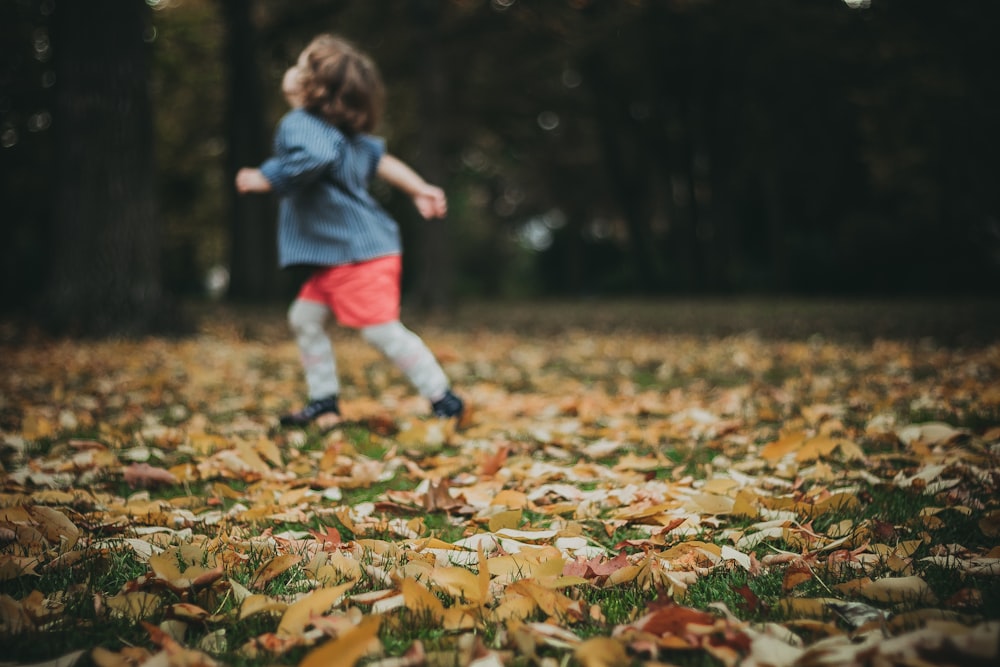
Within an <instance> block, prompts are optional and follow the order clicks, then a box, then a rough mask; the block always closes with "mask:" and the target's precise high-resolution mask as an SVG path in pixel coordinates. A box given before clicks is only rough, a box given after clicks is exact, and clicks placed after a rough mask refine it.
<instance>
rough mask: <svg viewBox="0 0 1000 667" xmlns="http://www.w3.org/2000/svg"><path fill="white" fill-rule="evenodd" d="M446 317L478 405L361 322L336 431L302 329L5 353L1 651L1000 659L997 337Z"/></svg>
mask: <svg viewBox="0 0 1000 667" xmlns="http://www.w3.org/2000/svg"><path fill="white" fill-rule="evenodd" d="M276 319H277V318H276ZM278 324H280V321H279V322H278ZM277 328H279V327H278V326H277V325H276V329H277ZM428 329H429V330H428V331H426V332H425V336H426V339H427V340H428V341H429V342H430V343H431V344H432V347H434V350H435V352H436V353H437V355H438V356H439V358H440V359H441V360H442V361H443V363H444V364H445V366H446V368H447V370H448V372H449V375H450V376H451V377H452V378H453V379H454V381H455V383H456V386H457V387H458V388H460V390H461V392H462V393H463V395H464V396H465V397H466V399H467V400H468V402H469V404H470V408H471V409H470V411H469V412H470V414H469V415H468V416H467V418H466V419H465V420H464V422H465V423H463V424H461V425H457V424H455V423H453V422H445V421H440V420H434V419H430V418H428V417H426V416H425V414H426V406H425V405H424V403H423V401H421V400H420V399H419V397H415V396H414V395H413V394H412V392H411V391H410V389H409V388H408V387H407V386H406V385H405V383H404V382H403V381H402V379H401V378H400V377H399V376H398V374H396V373H395V372H394V371H393V370H392V369H391V368H388V367H387V366H386V364H385V362H384V361H383V360H381V359H379V358H378V357H377V356H376V354H375V353H374V352H373V351H371V350H370V349H368V348H367V347H366V346H364V345H363V344H362V343H361V342H360V341H359V340H357V339H355V338H354V337H352V336H351V335H350V334H349V333H346V332H341V331H335V332H333V335H334V337H335V345H336V348H337V351H338V358H339V359H340V360H341V373H342V378H343V385H344V387H345V393H344V397H343V401H342V402H343V406H344V413H345V414H344V417H345V423H344V424H343V425H342V426H341V427H339V428H337V429H335V430H333V431H330V432H326V433H322V432H319V431H317V430H315V429H307V430H291V431H281V430H278V429H277V428H276V425H277V415H278V414H280V413H281V412H282V411H284V410H287V409H289V408H291V407H294V406H295V404H296V402H297V400H299V398H300V397H301V392H302V387H301V378H300V371H299V367H298V361H297V356H296V352H295V349H294V346H293V345H292V344H291V343H290V342H288V341H287V340H285V339H284V338H283V336H282V334H281V333H269V334H261V335H257V336H248V335H246V332H245V331H241V329H240V328H239V327H237V326H235V325H233V324H231V323H227V322H226V321H225V320H222V319H213V320H210V321H208V322H207V323H206V325H205V326H204V327H203V330H202V332H201V333H200V334H199V335H198V336H195V337H192V338H189V339H185V340H173V341H171V340H165V339H147V340H142V341H134V342H128V341H112V342H82V341H71V340H61V341H60V340H43V341H39V342H36V343H33V344H30V345H25V344H13V343H11V344H6V345H4V347H3V349H2V350H0V354H2V356H3V358H4V365H3V371H2V377H0V390H2V394H0V428H2V431H0V462H2V465H3V471H2V474H3V477H2V482H3V486H2V490H0V491H2V493H0V637H2V639H3V643H4V644H5V645H7V646H9V647H10V649H9V651H8V653H7V655H6V656H5V657H4V658H3V660H6V661H10V662H11V664H27V663H44V664H50V665H70V664H75V663H76V662H78V661H79V660H81V659H83V658H84V657H86V659H89V660H90V661H92V662H94V663H96V664H98V665H125V664H130V665H135V664H145V665H171V666H173V665H201V664H204V665H214V664H231V663H239V664H303V665H320V664H322V665H350V664H356V663H362V664H370V665H380V666H382V667H390V666H396V667H399V666H403V665H438V664H458V665H477V666H483V665H499V664H540V665H556V664H565V662H566V661H572V662H573V663H575V664H580V665H587V666H599V665H618V664H629V663H632V664H662V663H663V662H670V663H674V664H706V662H705V661H706V660H707V661H708V663H707V664H721V665H727V666H728V665H736V664H749V665H774V666H779V665H803V666H804V665H827V664H838V665H841V664H843V665H875V664H878V665H910V664H918V663H919V664H966V663H968V664H995V663H996V661H997V660H998V659H1000V656H998V643H1000V584H998V581H1000V579H998V576H1000V499H998V495H1000V494H998V493H997V487H998V484H1000V471H998V467H997V461H998V456H1000V345H998V344H997V343H995V342H994V343H989V342H986V343H982V344H976V345H966V346H946V345H936V344H934V343H933V342H932V341H929V340H927V339H917V340H908V339H886V338H875V339H873V340H870V341H844V342H837V341H834V340H827V339H824V338H822V337H820V336H812V337H809V338H806V339H789V338H764V337H762V336H760V335H759V334H757V333H754V332H747V333H740V334H731V335H693V334H682V333H671V334H663V333H659V332H655V331H653V332H650V331H643V330H641V329H635V330H632V329H628V328H622V329H617V330H612V331H610V332H609V331H604V330H596V331H591V330H588V329H586V328H584V327H572V328H567V329H566V330H565V331H564V332H562V333H561V334H560V335H558V336H553V335H551V334H550V333H546V334H544V335H542V334H538V335H536V334H533V333H532V332H531V331H530V330H529V331H523V332H520V333H515V332H512V331H491V330H488V329H486V328H481V327H480V328H477V327H472V326H469V327H465V328H450V329H448V330H446V329H443V328H441V329H437V328H435V327H434V325H433V324H429V325H428ZM109 628H110V630H109Z"/></svg>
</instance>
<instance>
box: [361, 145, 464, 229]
mask: <svg viewBox="0 0 1000 667" xmlns="http://www.w3.org/2000/svg"><path fill="white" fill-rule="evenodd" d="M375 173H376V174H377V175H378V176H379V178H381V179H383V180H384V181H386V182H387V183H389V184H390V185H392V186H395V187H397V188H399V189H400V190H402V191H403V192H405V193H406V194H408V195H409V196H410V198H412V199H413V204H414V205H415V206H416V207H417V211H419V212H420V215H422V216H423V217H425V218H443V217H444V216H445V214H447V213H448V200H447V198H446V197H445V194H444V190H442V189H441V188H439V187H437V186H436V185H431V184H429V183H428V182H427V181H425V180H424V179H423V178H421V177H420V175H419V174H417V172H415V171H413V170H412V169H411V168H410V167H408V166H407V165H406V164H404V163H403V162H402V161H400V160H399V159H398V158H395V157H393V156H392V155H389V154H388V153H386V154H385V155H383V156H382V159H381V160H379V163H378V167H376V169H375Z"/></svg>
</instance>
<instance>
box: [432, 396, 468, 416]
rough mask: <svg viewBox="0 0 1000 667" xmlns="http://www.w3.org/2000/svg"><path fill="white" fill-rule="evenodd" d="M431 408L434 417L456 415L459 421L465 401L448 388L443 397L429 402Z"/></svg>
mask: <svg viewBox="0 0 1000 667" xmlns="http://www.w3.org/2000/svg"><path fill="white" fill-rule="evenodd" d="M431 410H432V411H433V412H434V416H435V417H443V418H445V419H448V418H450V417H457V418H458V419H459V421H461V419H462V413H463V412H464V411H465V403H463V402H462V399H460V398H459V397H458V396H456V395H455V394H453V393H452V391H451V389H449V390H448V392H447V393H446V394H445V395H444V396H443V397H441V398H439V399H438V400H436V401H434V402H433V403H432V404H431Z"/></svg>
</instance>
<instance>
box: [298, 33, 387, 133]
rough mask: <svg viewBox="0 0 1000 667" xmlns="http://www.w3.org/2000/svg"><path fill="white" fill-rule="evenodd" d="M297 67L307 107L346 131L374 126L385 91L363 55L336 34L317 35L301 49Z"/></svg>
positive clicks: (363, 130)
mask: <svg viewBox="0 0 1000 667" xmlns="http://www.w3.org/2000/svg"><path fill="white" fill-rule="evenodd" d="M298 68H299V71H300V74H299V82H300V85H301V87H302V93H303V106H304V107H305V108H306V109H307V110H309V111H311V112H312V113H315V114H317V115H319V116H321V117H322V118H325V119H326V120H327V121H329V122H330V123H331V124H333V125H335V126H337V127H338V128H339V129H340V130H341V131H342V132H344V133H346V134H356V133H359V132H371V131H372V130H374V129H375V127H376V126H377V125H378V123H379V121H380V120H381V115H382V105H383V102H384V97H385V92H384V88H383V85H382V77H381V76H380V75H379V72H378V68H377V67H376V66H375V63H374V62H372V60H371V59H370V58H369V57H368V56H367V55H365V54H364V53H362V52H361V51H359V50H358V49H356V48H355V47H354V46H353V45H352V44H351V43H350V42H347V41H345V40H343V39H341V38H340V37H336V36H334V35H320V36H318V37H316V38H315V39H313V41H312V42H310V44H309V46H307V47H306V48H305V50H304V51H303V52H302V55H301V56H300V58H299V64H298Z"/></svg>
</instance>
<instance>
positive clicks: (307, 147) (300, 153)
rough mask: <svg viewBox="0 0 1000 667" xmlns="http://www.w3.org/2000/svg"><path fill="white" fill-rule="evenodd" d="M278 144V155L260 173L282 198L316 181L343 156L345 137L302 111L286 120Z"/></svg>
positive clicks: (264, 164) (283, 120)
mask: <svg viewBox="0 0 1000 667" xmlns="http://www.w3.org/2000/svg"><path fill="white" fill-rule="evenodd" d="M274 144H275V152H274V155H273V156H272V157H270V158H268V159H267V160H265V161H264V163H263V164H262V165H261V166H260V170H261V172H263V174H264V177H265V178H267V180H268V181H269V182H270V183H271V188H272V189H273V190H274V191H275V192H276V193H277V194H279V195H285V194H288V193H290V192H292V191H294V190H297V189H298V188H301V187H303V186H305V185H308V184H309V183H312V182H314V181H316V180H317V179H318V178H319V177H320V176H321V175H322V174H323V173H325V172H327V171H328V170H329V169H330V168H331V167H332V166H333V165H335V164H336V163H337V161H338V160H340V159H341V156H342V155H343V135H341V134H340V133H339V132H338V131H337V130H336V128H334V127H333V126H332V125H329V124H327V123H325V122H324V121H322V120H320V119H318V118H314V117H313V116H311V115H309V114H308V113H307V112H305V111H302V110H297V111H293V112H291V113H289V114H288V115H286V116H285V118H283V119H282V121H281V124H280V125H279V126H278V131H277V134H276V136H275V141H274Z"/></svg>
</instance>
